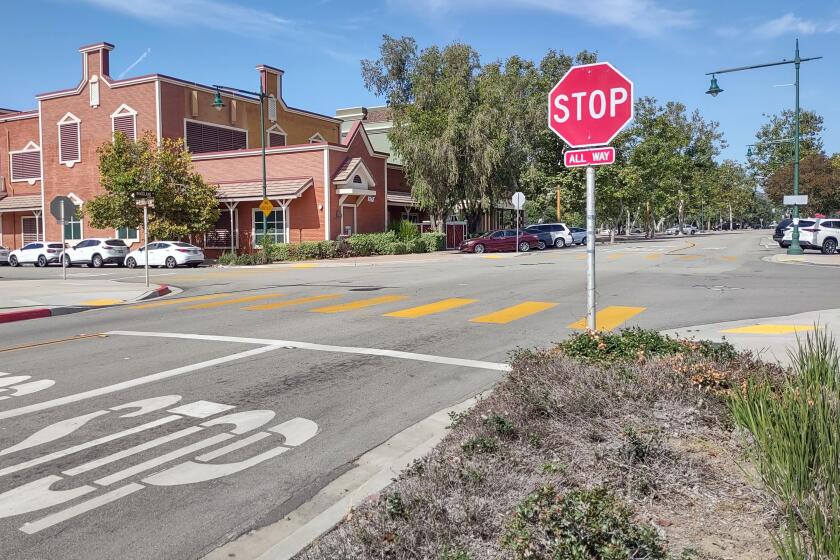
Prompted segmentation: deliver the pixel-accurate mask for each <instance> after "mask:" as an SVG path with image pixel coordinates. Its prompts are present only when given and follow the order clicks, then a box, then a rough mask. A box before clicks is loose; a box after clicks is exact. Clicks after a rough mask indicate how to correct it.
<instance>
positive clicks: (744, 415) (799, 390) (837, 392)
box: [730, 330, 840, 560]
mask: <svg viewBox="0 0 840 560" xmlns="http://www.w3.org/2000/svg"><path fill="white" fill-rule="evenodd" d="M791 358H792V359H791V361H792V365H793V373H792V374H791V375H790V376H789V377H788V378H787V380H786V381H785V383H784V384H783V385H782V387H780V388H775V387H773V386H772V385H771V384H770V383H769V382H767V381H759V382H755V381H752V380H748V381H747V382H746V383H745V385H744V387H743V390H742V391H741V392H734V394H733V395H732V398H731V402H730V407H731V410H732V414H733V416H734V418H735V421H736V423H737V424H738V425H739V426H741V427H742V428H744V429H746V430H747V432H749V434H750V436H751V443H752V458H753V462H754V463H755V466H756V469H757V471H758V473H759V476H760V478H761V481H762V483H763V484H764V486H765V487H766V488H767V489H768V490H769V491H770V494H771V496H774V497H775V499H776V504H777V507H778V508H779V510H780V512H781V513H782V515H783V516H784V523H783V527H782V528H781V529H780V530H779V531H778V533H777V534H776V535H775V538H774V545H775V548H776V552H777V553H778V554H779V556H780V557H781V558H783V559H785V560H794V559H796V560H800V559H801V560H805V559H823V558H826V559H827V558H840V469H838V463H840V353H838V350H837V346H836V344H835V341H834V339H833V338H832V337H831V335H830V334H828V333H827V332H825V331H824V330H817V331H815V332H814V333H813V334H811V333H808V335H807V336H806V337H805V340H804V341H803V340H798V341H797V349H796V351H795V352H792V353H791Z"/></svg>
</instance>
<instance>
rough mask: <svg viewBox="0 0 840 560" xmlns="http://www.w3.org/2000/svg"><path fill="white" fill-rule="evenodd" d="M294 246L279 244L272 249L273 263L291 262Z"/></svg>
mask: <svg viewBox="0 0 840 560" xmlns="http://www.w3.org/2000/svg"><path fill="white" fill-rule="evenodd" d="M292 247H294V245H288V244H286V243H277V244H276V245H274V246H272V247H271V254H270V256H271V261H272V262H274V261H290V260H293V259H292V256H291V255H292V252H293V249H292Z"/></svg>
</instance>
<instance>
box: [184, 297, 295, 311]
mask: <svg viewBox="0 0 840 560" xmlns="http://www.w3.org/2000/svg"><path fill="white" fill-rule="evenodd" d="M278 297H283V294H259V295H256V296H245V297H238V298H233V299H225V300H222V301H211V302H210V303H199V304H196V305H187V306H186V307H180V308H179V309H211V308H213V307H222V306H223V305H233V304H234V303H247V302H249V301H259V300H261V299H271V298H278Z"/></svg>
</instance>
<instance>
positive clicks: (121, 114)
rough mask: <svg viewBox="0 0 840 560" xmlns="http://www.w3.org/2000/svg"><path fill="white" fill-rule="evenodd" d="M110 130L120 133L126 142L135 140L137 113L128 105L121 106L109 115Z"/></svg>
mask: <svg viewBox="0 0 840 560" xmlns="http://www.w3.org/2000/svg"><path fill="white" fill-rule="evenodd" d="M111 130H112V131H113V132H114V133H117V132H122V134H123V136H125V137H126V139H127V140H130V141H131V142H134V141H135V140H137V111H135V110H134V109H132V108H131V107H129V106H128V105H122V106H121V107H120V108H119V109H117V110H116V111H114V112H113V113H112V114H111Z"/></svg>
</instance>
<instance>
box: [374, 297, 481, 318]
mask: <svg viewBox="0 0 840 560" xmlns="http://www.w3.org/2000/svg"><path fill="white" fill-rule="evenodd" d="M477 301H478V300H477V299H465V298H449V299H444V300H441V301H438V302H435V303H429V304H427V305H420V306H418V307H410V308H408V309H401V310H399V311H394V312H393V313H386V314H385V316H386V317H402V318H405V319H414V318H416V317H425V316H426V315H432V314H434V313H440V312H442V311H448V310H450V309H457V308H458V307H463V306H465V305H469V304H471V303H475V302H477Z"/></svg>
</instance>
